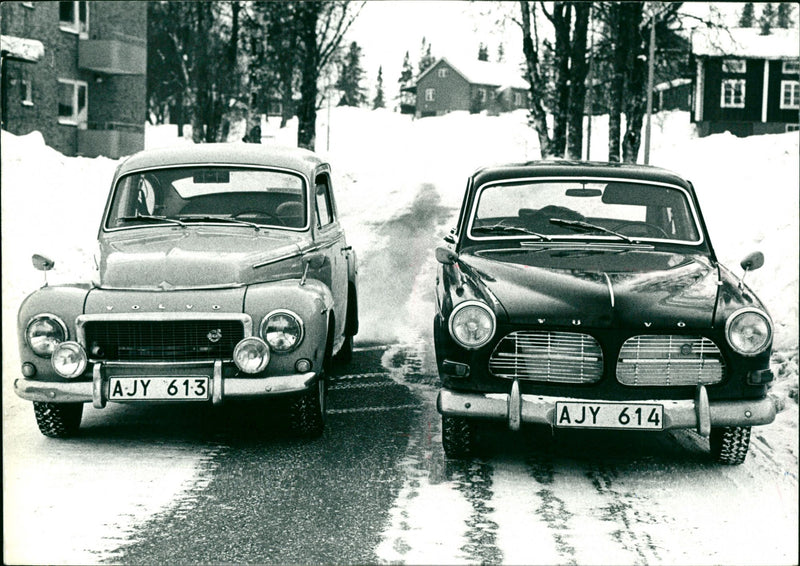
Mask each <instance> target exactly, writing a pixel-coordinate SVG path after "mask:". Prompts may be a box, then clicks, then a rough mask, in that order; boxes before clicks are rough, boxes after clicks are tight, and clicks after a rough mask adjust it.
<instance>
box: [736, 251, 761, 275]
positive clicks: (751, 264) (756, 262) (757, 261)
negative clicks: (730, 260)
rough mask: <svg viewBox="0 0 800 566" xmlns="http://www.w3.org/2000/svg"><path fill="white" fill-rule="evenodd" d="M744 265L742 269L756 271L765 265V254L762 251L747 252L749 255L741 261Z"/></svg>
mask: <svg viewBox="0 0 800 566" xmlns="http://www.w3.org/2000/svg"><path fill="white" fill-rule="evenodd" d="M739 265H741V266H742V269H744V270H745V272H747V271H755V270H756V269H758V268H759V267H761V266H762V265H764V254H762V253H761V252H753V253H751V254H747V256H746V257H745V258H744V259H743V260H742V261H741V263H740V264H739Z"/></svg>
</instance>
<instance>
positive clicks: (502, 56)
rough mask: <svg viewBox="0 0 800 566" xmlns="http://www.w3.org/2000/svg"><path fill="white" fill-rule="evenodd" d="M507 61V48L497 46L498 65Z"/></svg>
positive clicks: (500, 45) (501, 45)
mask: <svg viewBox="0 0 800 566" xmlns="http://www.w3.org/2000/svg"><path fill="white" fill-rule="evenodd" d="M505 60H506V48H505V47H503V44H502V43H500V44H499V45H498V46H497V62H498V63H505Z"/></svg>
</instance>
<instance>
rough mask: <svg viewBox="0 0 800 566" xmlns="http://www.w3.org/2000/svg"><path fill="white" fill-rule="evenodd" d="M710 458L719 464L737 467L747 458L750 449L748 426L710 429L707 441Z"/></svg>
mask: <svg viewBox="0 0 800 566" xmlns="http://www.w3.org/2000/svg"><path fill="white" fill-rule="evenodd" d="M708 444H709V446H710V447H711V456H713V458H714V459H715V460H716V461H717V462H718V463H720V464H726V465H728V466H738V465H739V464H742V463H743V462H744V459H745V458H746V457H747V449H748V448H749V447H750V427H749V426H727V427H721V428H712V429H711V436H710V438H709V439H708Z"/></svg>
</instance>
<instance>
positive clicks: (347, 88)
mask: <svg viewBox="0 0 800 566" xmlns="http://www.w3.org/2000/svg"><path fill="white" fill-rule="evenodd" d="M363 78H364V69H363V68H362V67H361V47H360V46H359V45H358V43H356V42H355V41H353V42H352V43H350V49H349V50H348V51H347V54H346V55H345V57H344V61H342V63H341V64H340V67H339V80H338V81H337V83H336V88H338V89H339V90H341V91H342V98H341V100H340V101H339V105H340V106H361V105H362V104H364V103H365V102H366V99H367V96H366V94H365V93H364V87H362V86H361V80H362V79H363Z"/></svg>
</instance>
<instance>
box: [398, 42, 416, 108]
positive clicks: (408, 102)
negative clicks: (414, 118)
mask: <svg viewBox="0 0 800 566" xmlns="http://www.w3.org/2000/svg"><path fill="white" fill-rule="evenodd" d="M413 82H414V68H413V67H412V66H411V59H410V58H409V55H408V51H406V56H405V57H404V58H403V69H402V70H401V71H400V78H399V79H397V84H398V86H399V87H400V88H399V91H400V94H399V95H398V99H399V101H400V112H401V113H409V114H411V113H413V112H414V95H413V94H411V93H410V92H409V91H408V90H407V89H408V88H409V87H411V83H413Z"/></svg>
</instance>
